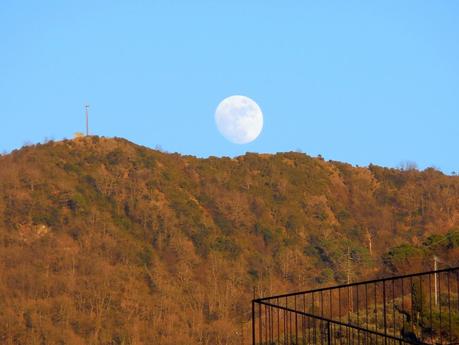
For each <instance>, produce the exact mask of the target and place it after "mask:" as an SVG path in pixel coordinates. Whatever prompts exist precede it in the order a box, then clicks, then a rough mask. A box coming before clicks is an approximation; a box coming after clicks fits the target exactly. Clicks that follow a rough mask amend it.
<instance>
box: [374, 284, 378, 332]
mask: <svg viewBox="0 0 459 345" xmlns="http://www.w3.org/2000/svg"><path fill="white" fill-rule="evenodd" d="M376 284H377V283H376V282H375V283H374V286H373V287H374V293H375V303H374V304H375V308H374V310H373V314H374V316H375V329H376V332H377V331H378V305H377V299H378V298H377V294H376Z"/></svg>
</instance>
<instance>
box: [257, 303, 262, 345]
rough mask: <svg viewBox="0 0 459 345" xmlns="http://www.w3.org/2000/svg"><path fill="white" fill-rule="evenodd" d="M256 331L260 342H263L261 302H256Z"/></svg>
mask: <svg viewBox="0 0 459 345" xmlns="http://www.w3.org/2000/svg"><path fill="white" fill-rule="evenodd" d="M258 328H259V329H258V332H259V333H260V334H259V335H260V344H261V343H263V329H262V320H261V303H258Z"/></svg>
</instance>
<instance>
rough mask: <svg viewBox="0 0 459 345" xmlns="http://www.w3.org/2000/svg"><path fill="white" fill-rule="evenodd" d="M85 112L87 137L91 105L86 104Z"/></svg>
mask: <svg viewBox="0 0 459 345" xmlns="http://www.w3.org/2000/svg"><path fill="white" fill-rule="evenodd" d="M84 107H85V112H86V136H88V135H89V104H86V105H85V106H84Z"/></svg>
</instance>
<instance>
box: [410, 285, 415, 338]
mask: <svg viewBox="0 0 459 345" xmlns="http://www.w3.org/2000/svg"><path fill="white" fill-rule="evenodd" d="M413 292H414V286H413V277H410V295H411V333H413V334H414V318H415V315H414V305H413V304H414V303H413Z"/></svg>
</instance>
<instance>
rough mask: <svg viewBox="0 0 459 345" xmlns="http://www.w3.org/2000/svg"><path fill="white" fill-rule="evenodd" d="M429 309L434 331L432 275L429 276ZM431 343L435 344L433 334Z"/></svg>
mask: <svg viewBox="0 0 459 345" xmlns="http://www.w3.org/2000/svg"><path fill="white" fill-rule="evenodd" d="M429 309H430V328H431V329H433V315H432V275H431V274H429ZM430 341H431V342H432V343H433V341H434V339H433V332H431V333H430Z"/></svg>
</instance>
